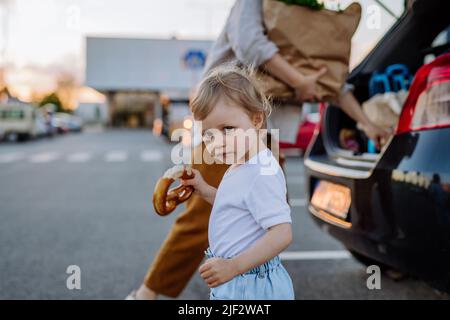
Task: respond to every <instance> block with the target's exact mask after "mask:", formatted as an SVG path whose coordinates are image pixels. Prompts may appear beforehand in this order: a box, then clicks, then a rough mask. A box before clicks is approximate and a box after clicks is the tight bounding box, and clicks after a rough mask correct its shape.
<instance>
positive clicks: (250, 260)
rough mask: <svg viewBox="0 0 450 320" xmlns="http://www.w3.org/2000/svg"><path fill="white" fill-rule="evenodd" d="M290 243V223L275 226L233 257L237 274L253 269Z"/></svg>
mask: <svg viewBox="0 0 450 320" xmlns="http://www.w3.org/2000/svg"><path fill="white" fill-rule="evenodd" d="M291 241H292V227H291V224H290V223H282V224H278V225H275V226H273V227H271V228H269V230H268V231H267V233H266V234H265V235H264V236H263V237H261V238H260V239H258V241H256V242H255V244H254V245H252V246H251V247H250V248H248V249H247V250H245V251H244V252H242V253H241V254H239V255H237V256H236V257H234V258H233V259H232V260H234V263H235V265H236V268H237V270H238V274H241V273H244V272H247V271H248V270H250V269H252V268H255V267H257V266H259V265H261V264H263V263H265V262H267V261H269V260H270V259H272V258H273V257H275V256H276V255H277V254H279V253H280V252H282V251H283V250H284V249H286V248H287V247H288V246H289V244H290V243H291Z"/></svg>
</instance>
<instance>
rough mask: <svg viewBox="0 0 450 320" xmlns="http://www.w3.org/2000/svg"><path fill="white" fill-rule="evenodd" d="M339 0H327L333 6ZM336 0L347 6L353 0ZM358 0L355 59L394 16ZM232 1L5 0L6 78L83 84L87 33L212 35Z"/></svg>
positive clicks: (396, 2) (0, 11)
mask: <svg viewBox="0 0 450 320" xmlns="http://www.w3.org/2000/svg"><path fill="white" fill-rule="evenodd" d="M245 1H254V0H245ZM337 1H338V0H328V2H327V4H328V5H329V6H333V5H334V4H335V3H336V2H337ZM338 2H340V3H341V6H342V7H344V8H345V7H346V6H347V5H348V4H349V3H350V2H351V1H349V0H340V1H338ZM359 2H360V3H361V5H362V7H363V16H362V20H361V23H360V26H359V28H358V31H357V33H356V34H355V36H354V39H353V41H352V43H353V48H352V59H351V60H352V62H351V64H352V65H354V64H355V63H356V62H357V61H359V60H360V59H361V58H362V57H363V56H364V55H365V54H366V53H367V52H368V51H369V50H370V49H371V48H372V47H373V45H374V43H375V42H376V41H377V40H378V39H379V38H380V37H381V36H382V34H383V33H384V32H385V31H386V30H387V29H388V27H389V26H391V25H392V24H393V22H394V21H395V20H394V18H392V17H391V16H389V15H388V14H387V13H386V12H385V11H383V10H382V9H380V7H379V6H376V3H375V1H374V0H360V1H359ZM384 2H385V3H387V4H388V6H389V7H390V8H391V9H392V10H393V11H394V12H395V13H397V14H399V13H400V12H401V10H402V6H403V0H389V1H387V0H384ZM233 3H234V0H0V28H1V30H0V31H1V32H0V66H6V76H5V78H6V81H7V83H8V84H9V85H11V86H12V87H15V88H16V89H17V90H18V91H22V92H25V91H27V90H28V92H29V91H30V90H51V89H52V87H53V86H54V85H55V77H57V75H58V74H61V73H70V74H73V75H75V77H76V79H77V80H78V81H79V82H80V83H82V82H83V78H84V38H85V36H86V35H102V36H121V37H143V38H170V37H177V38H180V39H211V40H213V39H214V38H216V37H217V36H218V34H219V33H220V31H221V28H222V26H223V25H224V23H225V20H226V18H227V16H228V12H229V10H230V8H231V6H232V5H233ZM374 6H375V7H376V8H375V9H378V11H379V14H378V13H377V12H378V11H377V12H375V11H374ZM377 17H378V18H379V19H377V20H376V21H375V20H373V19H374V18H377Z"/></svg>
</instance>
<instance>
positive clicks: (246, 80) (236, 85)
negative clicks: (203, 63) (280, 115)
mask: <svg viewBox="0 0 450 320" xmlns="http://www.w3.org/2000/svg"><path fill="white" fill-rule="evenodd" d="M220 98H225V99H227V100H228V101H230V102H234V103H235V104H236V105H237V106H239V107H242V108H243V109H244V110H245V112H247V114H248V115H249V117H251V116H252V115H254V114H255V113H259V112H261V113H262V115H263V126H262V127H263V128H266V126H267V118H268V117H269V115H270V113H271V111H272V107H271V104H270V100H269V98H268V97H266V96H265V94H264V92H263V91H262V90H261V88H260V86H259V84H258V80H257V78H256V76H255V69H254V68H253V67H251V66H249V67H243V66H239V65H238V64H237V63H236V62H230V63H225V64H221V65H219V66H217V67H215V68H213V69H212V70H210V71H209V72H208V73H207V74H206V76H205V78H204V79H203V80H202V81H201V83H200V85H199V87H198V90H197V92H196V95H195V97H194V98H193V99H192V101H191V103H190V107H191V111H192V113H193V114H194V118H195V119H196V120H203V119H205V118H206V117H207V116H208V114H209V113H210V112H211V111H212V110H213V108H214V106H215V105H216V103H217V101H218V100H219V99H220Z"/></svg>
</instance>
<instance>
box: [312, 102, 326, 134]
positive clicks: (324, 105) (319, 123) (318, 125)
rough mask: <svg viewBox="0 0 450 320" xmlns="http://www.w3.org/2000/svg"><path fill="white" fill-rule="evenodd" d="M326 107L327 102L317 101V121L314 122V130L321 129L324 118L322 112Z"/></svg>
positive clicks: (323, 112)
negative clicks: (318, 116)
mask: <svg viewBox="0 0 450 320" xmlns="http://www.w3.org/2000/svg"><path fill="white" fill-rule="evenodd" d="M326 108H327V104H326V103H325V102H320V103H319V115H320V118H319V121H318V122H317V123H316V127H315V129H314V131H321V130H322V122H323V119H324V114H325V109H326Z"/></svg>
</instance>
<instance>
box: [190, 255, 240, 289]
mask: <svg viewBox="0 0 450 320" xmlns="http://www.w3.org/2000/svg"><path fill="white" fill-rule="evenodd" d="M198 271H199V272H200V276H201V277H202V278H203V280H205V282H206V284H207V285H208V287H210V288H215V287H217V286H220V285H221V284H222V283H225V282H227V281H230V280H231V279H233V278H234V277H236V276H237V275H238V274H239V272H238V269H237V267H236V265H235V263H234V261H233V260H232V259H222V258H210V259H208V260H206V262H205V263H204V264H203V265H201V266H200V268H199V269H198Z"/></svg>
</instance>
